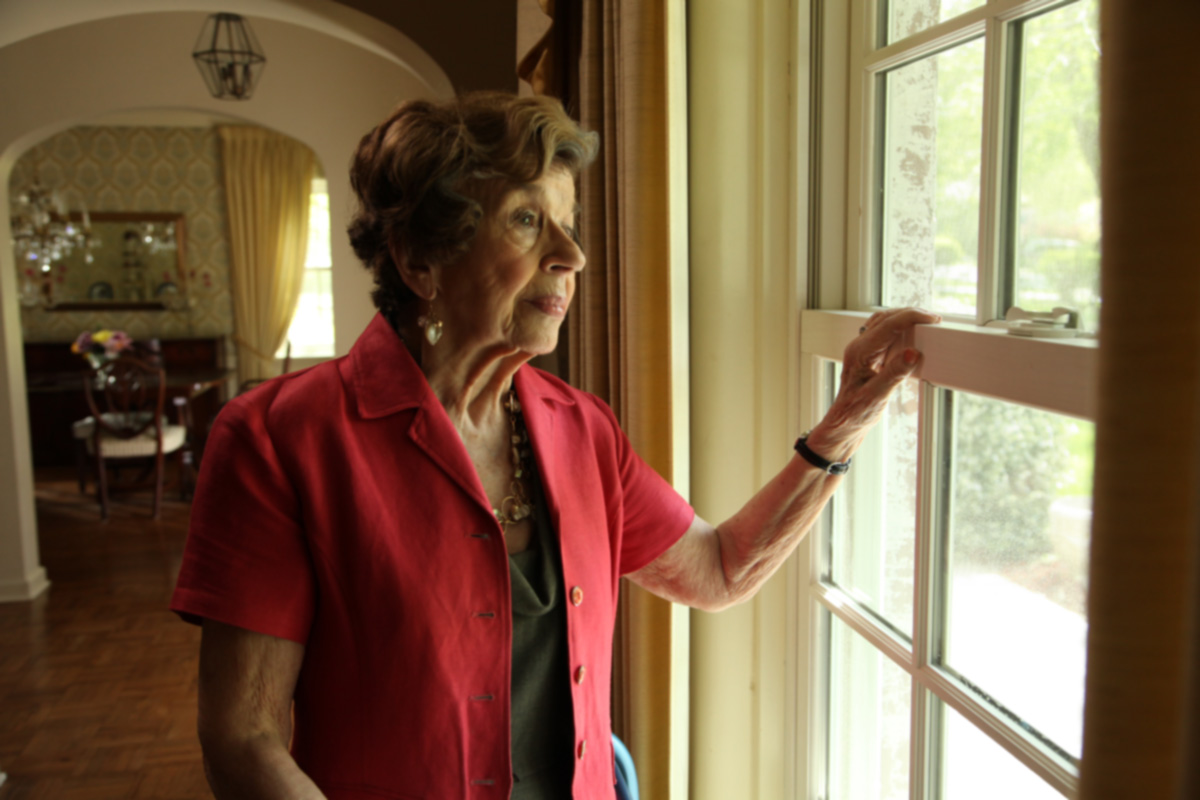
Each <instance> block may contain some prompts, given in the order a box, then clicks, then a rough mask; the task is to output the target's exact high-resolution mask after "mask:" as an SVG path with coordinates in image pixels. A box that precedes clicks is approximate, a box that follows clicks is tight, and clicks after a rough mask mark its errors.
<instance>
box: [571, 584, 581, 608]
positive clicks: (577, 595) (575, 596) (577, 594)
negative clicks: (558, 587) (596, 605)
mask: <svg viewBox="0 0 1200 800" xmlns="http://www.w3.org/2000/svg"><path fill="white" fill-rule="evenodd" d="M582 602H583V589H580V588H579V587H578V586H576V587H574V588H572V589H571V603H573V604H574V605H579V604H581V603H582Z"/></svg>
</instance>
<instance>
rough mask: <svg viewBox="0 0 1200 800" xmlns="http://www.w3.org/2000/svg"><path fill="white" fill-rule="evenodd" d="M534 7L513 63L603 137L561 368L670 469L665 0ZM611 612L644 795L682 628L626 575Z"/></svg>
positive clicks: (657, 779)
mask: <svg viewBox="0 0 1200 800" xmlns="http://www.w3.org/2000/svg"><path fill="white" fill-rule="evenodd" d="M542 8H543V9H544V10H545V11H547V12H548V13H549V15H550V16H551V17H552V26H551V29H550V31H549V32H547V34H546V35H545V36H544V37H543V39H542V41H541V42H539V44H538V46H537V47H535V48H534V50H532V51H531V52H530V53H529V54H527V55H526V56H525V57H524V58H522V59H521V63H520V68H519V70H518V74H519V75H520V76H521V77H522V78H523V79H525V80H527V81H529V82H530V83H531V85H532V86H533V87H534V90H535V91H538V92H541V93H546V94H552V95H555V96H557V97H558V98H559V99H560V100H562V101H563V104H564V106H565V107H566V108H567V109H568V110H570V111H571V112H572V113H573V114H575V115H576V116H577V117H578V119H579V121H580V122H581V123H582V125H583V126H584V127H585V128H588V129H590V130H594V131H597V132H599V134H600V142H601V149H600V154H599V156H598V158H597V161H596V163H595V164H594V165H593V166H592V167H591V168H590V169H589V170H587V171H586V172H585V173H584V175H583V176H582V177H581V180H580V205H581V208H582V220H581V224H580V229H581V234H582V240H583V247H584V252H585V253H586V254H587V258H588V265H587V269H585V270H584V271H583V272H582V273H580V276H579V285H578V287H577V292H576V305H575V308H574V309H573V310H572V312H571V314H570V315H569V316H568V319H567V323H568V325H567V342H568V365H569V379H570V382H571V383H572V385H574V386H577V387H579V388H581V389H584V390H586V391H589V392H592V393H593V394H596V395H597V396H599V397H601V398H603V399H604V400H605V401H607V402H608V403H609V405H610V406H612V408H613V411H614V412H615V413H616V415H617V418H618V419H619V420H620V422H621V425H622V427H623V428H624V430H625V432H626V433H627V434H628V435H629V438H630V441H631V442H632V444H633V446H634V448H635V449H636V450H637V452H638V453H639V454H640V455H641V456H642V458H643V459H645V460H646V462H647V463H649V464H650V465H651V466H652V467H654V468H655V469H656V470H657V471H658V472H659V473H660V474H662V475H663V476H664V477H666V478H667V479H668V480H671V479H672V477H673V472H674V465H673V439H672V436H673V431H672V413H673V412H672V407H671V398H672V390H673V387H672V385H671V352H672V351H671V347H672V339H671V337H672V331H673V327H678V326H677V325H674V324H673V320H672V314H671V259H672V253H671V246H670V243H671V226H672V225H686V220H681V219H675V220H673V219H671V215H670V203H669V199H670V197H669V186H670V180H669V178H670V176H669V174H668V167H669V159H668V145H669V124H668V123H669V116H668V115H669V113H670V98H669V97H668V83H667V77H668V76H667V52H668V46H667V35H668V32H667V8H666V3H665V2H661V0H651V1H650V2H646V1H645V0H582V2H578V3H555V2H554V0H542ZM674 388H676V389H677V388H678V387H674ZM619 613H620V616H619V619H618V623H617V631H616V638H615V642H614V645H615V646H614V664H613V675H614V680H613V683H614V685H613V729H614V732H616V733H617V735H618V736H620V737H622V739H624V740H625V741H626V743H627V744H628V745H629V747H630V750H631V752H632V754H633V757H634V762H635V764H636V765H637V770H638V780H639V783H640V785H641V789H642V794H643V796H644V797H646V798H647V800H665V799H666V798H668V797H671V796H675V797H680V796H682V794H681V792H682V791H683V789H684V787H683V786H682V785H680V784H681V783H682V781H680V780H678V779H677V778H674V777H673V776H672V770H671V763H672V760H671V755H672V746H673V742H674V747H675V748H676V749H677V752H678V751H682V753H683V757H686V738H685V737H686V735H687V732H686V730H676V729H673V728H672V723H673V719H674V721H675V722H676V727H681V726H680V725H678V721H679V720H680V719H681V715H680V714H678V713H673V710H672V708H671V698H672V692H673V689H679V688H680V687H679V686H678V685H674V686H673V682H677V681H682V680H686V676H680V675H678V671H679V670H678V667H677V666H675V667H673V666H672V660H673V659H672V657H673V652H672V648H673V647H676V648H678V646H679V642H680V641H681V637H680V636H678V635H676V634H678V633H679V632H678V631H675V630H674V629H673V626H678V625H680V624H681V623H680V621H679V620H678V618H673V615H672V609H671V605H670V604H669V603H667V602H665V601H662V600H660V599H658V598H656V597H654V596H653V595H650V594H649V593H647V592H645V591H643V590H642V589H640V588H638V587H636V586H633V585H632V584H630V583H629V582H628V581H623V582H622V592H621V603H620V612H619ZM674 655H678V654H674ZM684 660H686V658H685V659H684ZM675 661H676V664H677V663H678V661H679V660H678V659H675ZM678 694H679V693H678V692H675V695H676V696H678ZM675 711H676V712H677V711H678V709H676V710H675ZM683 718H686V715H683ZM673 782H674V783H673Z"/></svg>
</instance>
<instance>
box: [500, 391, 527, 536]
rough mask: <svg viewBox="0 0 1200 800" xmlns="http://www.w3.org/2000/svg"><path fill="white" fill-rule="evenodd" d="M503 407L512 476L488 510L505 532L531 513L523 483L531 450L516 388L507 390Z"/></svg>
mask: <svg viewBox="0 0 1200 800" xmlns="http://www.w3.org/2000/svg"><path fill="white" fill-rule="evenodd" d="M504 408H505V409H506V410H507V411H508V428H509V439H508V441H509V448H510V452H511V453H512V464H513V479H512V483H511V484H510V485H509V488H508V491H509V494H508V496H507V497H505V498H504V499H503V500H501V501H500V507H499V508H493V509H492V513H493V514H495V515H496V521H497V522H499V523H500V530H502V531H504V532H505V533H507V532H508V526H509V525H514V524H516V523H518V522H520V521H521V520H524V519H528V518H529V517H530V515H532V514H533V500H532V499H531V498H530V496H529V489H528V488H527V487H526V485H525V473H526V471H527V470H526V465H527V464H528V463H529V459H530V458H532V456H533V453H532V451H530V449H529V431H528V430H527V429H526V428H525V417H524V415H522V414H521V403H520V401H519V400H517V391H516V389H509V390H508V396H507V397H506V398H505V399H504Z"/></svg>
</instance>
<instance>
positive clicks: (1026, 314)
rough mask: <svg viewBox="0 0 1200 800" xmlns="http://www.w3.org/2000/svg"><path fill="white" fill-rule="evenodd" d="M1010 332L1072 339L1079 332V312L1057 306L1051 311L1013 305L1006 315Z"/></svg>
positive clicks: (1044, 337) (1039, 336)
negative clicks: (1027, 309) (1028, 309)
mask: <svg viewBox="0 0 1200 800" xmlns="http://www.w3.org/2000/svg"><path fill="white" fill-rule="evenodd" d="M1004 321H1005V322H1006V323H1008V332H1009V333H1011V334H1013V335H1014V336H1030V337H1034V338H1038V339H1070V338H1073V337H1075V336H1076V335H1078V334H1079V312H1078V311H1077V310H1075V309H1073V308H1065V307H1063V306H1057V307H1055V308H1053V309H1051V310H1050V311H1026V310H1025V309H1023V308H1021V307H1020V306H1013V307H1012V308H1010V309H1009V310H1008V313H1006V314H1005V315H1004Z"/></svg>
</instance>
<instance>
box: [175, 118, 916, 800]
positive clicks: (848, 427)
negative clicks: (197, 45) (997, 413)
mask: <svg viewBox="0 0 1200 800" xmlns="http://www.w3.org/2000/svg"><path fill="white" fill-rule="evenodd" d="M595 150H596V137H595V135H594V134H591V133H586V132H584V131H582V130H580V129H579V128H578V127H577V126H576V125H575V123H573V122H572V121H571V120H570V118H569V117H568V116H567V115H566V114H565V113H564V112H563V110H562V108H561V107H560V106H559V105H558V104H557V103H556V102H554V101H552V100H547V99H544V98H521V99H518V98H515V97H511V96H506V95H495V94H483V95H471V96H467V97H463V98H460V99H458V100H455V101H453V102H451V103H449V104H446V105H442V106H439V105H434V104H431V103H427V102H412V103H408V104H405V105H403V106H401V107H400V108H398V109H397V110H396V111H395V112H394V113H393V114H392V115H391V117H389V118H388V119H387V120H385V121H384V122H383V123H382V124H381V125H380V126H379V127H377V128H376V129H375V130H373V131H372V132H371V133H369V134H367V136H366V137H365V138H364V139H363V140H362V143H361V144H360V145H359V148H358V152H357V154H356V156H355V159H354V163H353V167H352V183H353V186H354V190H355V192H356V193H357V195H358V201H359V204H360V208H359V210H358V213H357V216H356V218H355V220H354V222H353V224H352V225H351V228H350V237H351V240H352V242H353V244H354V248H355V251H356V252H357V253H358V255H359V257H360V258H361V259H362V260H363V262H364V263H365V264H366V266H367V267H368V268H369V269H370V270H371V271H372V273H373V274H374V278H375V282H376V289H375V292H374V295H373V297H374V300H375V303H376V305H377V306H378V308H379V313H378V314H377V315H376V317H375V318H374V319H373V320H372V321H371V323H370V324H369V325H368V327H367V329H366V331H365V332H364V333H363V334H362V336H361V337H360V338H359V339H358V341H357V343H356V344H355V345H354V347H353V349H352V350H351V352H350V354H349V355H348V356H345V357H343V358H339V359H335V360H333V361H330V362H327V363H325V364H322V365H321V366H318V367H315V368H313V369H310V370H307V371H304V372H300V373H294V374H291V375H288V376H285V377H283V378H280V379H277V380H274V381H271V382H269V383H267V384H265V385H263V386H261V387H259V388H258V389H255V390H254V391H252V392H249V393H248V394H245V395H242V396H241V397H239V398H237V399H236V400H234V401H233V402H231V403H230V404H229V405H228V406H227V407H226V408H225V410H224V411H223V412H222V414H221V416H220V418H219V419H218V420H217V424H216V426H215V428H214V430H213V432H212V435H211V437H210V439H209V445H208V448H207V451H206V455H205V459H204V465H203V468H202V471H201V476H200V480H199V485H198V487H197V493H196V498H195V501H194V507H193V512H192V524H191V531H190V534H189V537H188V543H187V549H186V553H185V556H184V563H183V568H182V572H181V574H180V577H179V584H178V587H177V590H176V594H175V598H174V602H173V608H174V609H175V610H176V611H178V612H179V613H180V614H182V615H183V616H184V617H185V618H186V619H189V620H191V621H201V620H202V621H203V625H204V629H203V637H202V645H201V657H200V692H199V693H200V722H199V729H200V738H201V743H202V745H203V749H204V756H205V762H206V765H207V768H208V773H209V778H210V782H211V784H212V786H213V790H214V792H215V793H216V795H217V797H220V798H226V797H229V798H233V797H254V798H268V797H288V798H299V797H304V798H310V797H327V798H345V799H346V800H350V799H351V798H354V799H355V800H358V799H359V798H361V799H362V800H365V799H366V798H380V797H394V798H436V800H451V799H452V798H503V797H509V796H511V797H518V798H554V799H555V800H560V799H561V798H565V797H576V798H612V797H613V754H612V747H611V740H610V722H609V677H610V668H611V658H612V653H611V643H612V627H613V620H614V613H615V610H616V602H617V586H618V579H619V578H620V576H622V575H627V576H629V577H630V578H631V579H632V580H633V581H634V582H636V583H637V584H639V585H641V586H643V587H645V588H646V589H648V590H650V591H652V592H654V593H656V594H658V595H660V596H662V597H665V598H667V599H669V600H673V601H676V602H681V603H686V604H688V605H691V606H695V607H697V608H703V609H710V610H715V609H720V608H724V607H726V606H729V605H731V604H733V603H737V602H740V601H742V600H745V599H746V598H748V597H750V596H751V595H753V594H754V592H755V591H756V590H757V589H758V587H759V586H761V585H762V583H763V582H764V581H765V580H766V579H767V578H768V577H769V576H770V575H771V574H772V573H773V572H774V571H775V570H776V568H778V567H779V565H780V564H781V563H782V562H783V560H784V559H785V558H786V557H787V555H788V554H789V553H790V552H791V551H792V550H793V548H794V547H795V546H796V543H797V542H798V541H799V540H800V538H801V537H802V536H803V535H804V533H805V532H806V531H807V530H808V528H809V527H810V525H811V524H812V522H813V520H814V519H815V518H816V517H817V515H818V514H819V513H820V511H821V509H822V507H823V506H824V504H825V502H826V500H827V499H828V498H829V496H830V494H831V493H832V492H833V490H834V487H835V486H836V485H837V483H838V480H839V478H838V474H839V473H840V472H841V471H843V467H842V466H841V464H843V463H845V462H848V461H849V459H850V455H851V454H852V453H853V452H854V450H855V448H856V447H857V446H858V445H859V443H860V442H861V441H862V438H863V436H864V435H865V434H866V431H867V429H868V428H869V427H870V426H871V425H872V424H873V422H874V421H875V419H876V418H877V417H878V416H879V414H880V412H881V410H882V409H883V407H884V405H885V403H886V401H887V398H888V396H889V394H890V393H891V391H892V390H893V388H894V387H895V386H896V385H897V384H898V383H899V382H900V381H901V380H903V379H904V378H905V377H906V376H907V375H909V374H910V373H911V372H912V371H913V369H914V368H915V367H916V365H917V363H918V354H917V353H916V352H915V351H913V350H911V349H905V348H904V347H903V346H902V344H901V342H902V336H903V334H904V333H905V332H906V331H907V330H908V329H909V328H910V327H911V326H912V325H914V324H917V323H929V322H935V321H937V318H936V317H933V316H931V315H928V314H925V313H923V312H919V311H915V310H898V311H893V312H883V313H880V314H876V315H875V316H874V317H872V318H871V319H870V321H869V322H868V323H867V326H866V328H865V329H864V333H863V334H862V335H861V336H860V337H859V338H858V339H856V340H855V341H854V342H853V343H852V344H851V345H850V346H849V348H848V350H847V352H846V359H845V364H846V367H845V373H844V376H843V380H842V387H841V391H840V393H839V395H838V397H837V399H836V401H835V403H834V405H833V407H832V409H831V411H830V413H829V414H828V415H827V416H826V418H825V419H824V420H823V421H822V422H821V423H820V424H819V425H818V426H817V427H816V428H815V429H813V431H812V432H811V433H809V434H808V435H807V438H806V439H805V438H804V437H802V438H801V440H800V442H799V443H798V444H797V455H796V456H795V457H794V458H793V459H792V461H791V463H789V464H788V465H787V466H786V467H785V468H784V470H783V471H782V472H781V473H780V474H779V475H778V476H777V477H775V478H774V479H773V480H772V481H771V482H770V483H769V484H768V485H767V486H765V487H764V488H763V489H762V490H761V491H760V492H759V493H758V494H757V495H756V496H755V497H754V498H752V499H751V500H750V502H749V503H748V504H747V505H746V506H745V508H743V509H742V510H741V511H740V512H738V514H737V515H735V516H734V517H733V518H732V519H730V520H729V521H727V522H725V523H723V524H722V525H720V526H717V527H713V526H712V525H710V524H708V523H707V522H705V521H704V520H702V519H700V518H699V517H697V516H696V515H695V513H694V512H693V511H692V509H691V508H690V507H689V505H688V504H687V503H686V502H685V501H684V500H682V499H681V498H680V497H679V496H678V495H677V494H676V493H675V492H674V491H673V490H672V489H671V487H670V486H669V485H668V484H667V483H666V482H665V481H663V480H662V479H661V478H660V477H659V476H658V475H657V474H655V473H654V472H653V471H652V470H651V469H650V468H648V467H647V466H646V464H645V463H644V462H642V460H641V459H639V458H638V456H637V454H636V453H635V452H633V450H632V449H631V448H630V445H629V442H628V441H627V440H626V438H625V436H624V434H622V432H621V430H620V428H619V427H618V425H617V422H616V420H615V418H614V416H613V414H612V412H611V411H610V410H609V409H608V408H607V407H606V406H605V405H604V404H603V403H602V402H600V401H599V400H598V399H596V398H595V397H593V396H591V395H589V394H586V393H584V392H581V391H578V390H576V389H573V388H571V387H570V386H568V385H566V384H565V383H563V382H562V381H560V380H558V379H556V378H554V377H552V376H550V375H547V374H545V373H543V372H540V371H538V370H536V369H534V368H532V367H530V366H528V365H527V362H528V361H529V359H530V358H532V357H533V356H536V355H539V354H543V353H549V352H551V351H552V350H554V348H555V345H556V343H557V341H558V332H559V328H560V326H561V325H562V322H563V317H564V316H565V314H566V313H567V308H568V306H569V305H570V302H571V297H572V295H573V294H574V292H575V281H576V274H577V273H578V272H579V271H580V270H582V269H583V268H584V263H585V259H584V254H583V252H582V251H581V250H580V247H579V244H578V237H577V235H576V225H577V219H576V210H577V207H576V203H575V178H576V176H577V175H578V173H579V172H580V170H582V169H583V168H585V167H586V166H587V164H588V163H589V162H590V161H591V159H592V157H593V154H594V152H595Z"/></svg>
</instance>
